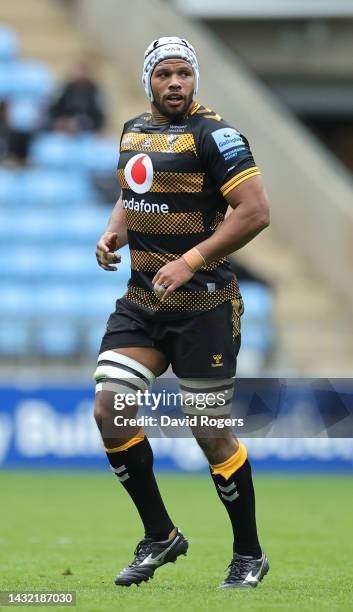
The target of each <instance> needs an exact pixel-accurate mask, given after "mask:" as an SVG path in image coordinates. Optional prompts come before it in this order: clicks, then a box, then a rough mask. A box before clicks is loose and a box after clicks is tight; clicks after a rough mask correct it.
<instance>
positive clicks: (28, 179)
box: [0, 169, 95, 208]
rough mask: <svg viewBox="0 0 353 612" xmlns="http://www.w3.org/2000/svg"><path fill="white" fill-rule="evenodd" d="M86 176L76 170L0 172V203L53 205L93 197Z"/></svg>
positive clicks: (76, 201)
mask: <svg viewBox="0 0 353 612" xmlns="http://www.w3.org/2000/svg"><path fill="white" fill-rule="evenodd" d="M94 197H95V196H94V191H93V188H92V186H91V184H90V182H89V179H88V177H86V176H85V175H83V174H81V173H77V172H67V171H65V172H60V171H54V170H50V171H45V170H40V169H26V170H16V171H15V170H12V171H5V170H1V171H0V205H8V206H13V205H14V204H19V205H22V206H29V205H37V206H52V205H56V206H57V207H58V208H60V207H61V206H66V205H67V204H70V205H71V204H76V203H81V204H83V203H88V202H89V201H90V200H92V199H94Z"/></svg>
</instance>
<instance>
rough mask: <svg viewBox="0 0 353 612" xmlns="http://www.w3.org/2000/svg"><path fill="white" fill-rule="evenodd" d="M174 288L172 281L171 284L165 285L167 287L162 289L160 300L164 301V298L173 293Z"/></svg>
mask: <svg viewBox="0 0 353 612" xmlns="http://www.w3.org/2000/svg"><path fill="white" fill-rule="evenodd" d="M175 289H176V284H175V283H172V284H171V285H169V287H167V289H166V290H165V291H164V293H163V295H162V297H161V301H162V302H164V300H166V299H167V298H168V297H169V296H170V295H171V294H172V293H173V291H174V290H175Z"/></svg>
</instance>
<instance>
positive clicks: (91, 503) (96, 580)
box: [0, 472, 353, 612]
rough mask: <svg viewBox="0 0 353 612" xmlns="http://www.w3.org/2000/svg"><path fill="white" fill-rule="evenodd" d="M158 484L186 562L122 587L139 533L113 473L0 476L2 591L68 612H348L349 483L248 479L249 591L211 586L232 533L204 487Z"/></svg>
mask: <svg viewBox="0 0 353 612" xmlns="http://www.w3.org/2000/svg"><path fill="white" fill-rule="evenodd" d="M159 483H160V487H161V490H162V493H163V495H164V497H165V500H166V502H167V506H168V509H169V512H170V514H171V516H172V518H173V520H175V522H176V524H177V525H178V526H180V528H181V529H182V531H183V532H184V533H185V535H186V536H187V537H188V539H189V541H190V548H189V552H188V556H187V557H181V558H179V559H178V561H177V563H176V564H167V565H165V566H164V567H162V568H161V569H159V570H157V572H156V574H155V577H154V579H153V580H150V581H149V582H148V583H147V584H143V585H141V586H140V587H139V588H137V587H135V586H131V587H130V588H128V589H126V588H125V589H124V588H119V587H116V586H115V585H114V584H113V580H114V577H115V574H116V573H117V571H118V570H120V569H121V568H122V567H124V566H126V565H127V563H129V562H130V560H131V559H132V554H133V550H134V546H135V544H136V543H137V541H138V540H139V539H140V538H141V537H142V532H141V527H140V524H139V520H138V517H137V513H136V511H135V509H134V508H133V506H132V504H131V503H130V499H129V498H128V496H127V495H126V493H125V491H124V490H123V488H122V487H121V485H119V483H118V482H117V480H116V479H114V477H113V475H111V474H110V473H109V474H108V473H97V472H92V473H79V472H74V473H72V472H71V473H69V472H67V473H62V472H60V473H58V472H37V473H35V472H2V473H0V491H1V505H0V518H1V531H0V586H1V590H11V589H14V590H56V591H58V590H64V591H66V590H75V591H76V592H77V606H76V609H79V610H88V611H92V612H99V611H100V610H102V611H108V610H114V609H120V610H122V611H126V612H130V611H135V610H136V611H137V610H139V611H140V610H143V612H145V611H150V610H151V611H152V610H153V611H154V612H159V611H161V610H164V609H165V610H178V611H179V610H183V612H184V611H190V612H206V611H207V612H208V611H212V612H213V611H222V612H223V611H224V610H226V609H229V610H236V611H237V612H243V611H245V610H246V611H247V612H249V611H250V612H252V611H253V610H254V611H255V610H256V611H257V610H259V611H263V612H269V611H271V610H276V611H279V612H283V611H286V610H301V611H302V610H305V611H306V610H310V611H311V610H317V611H319V610H320V611H321V610H329V611H330V612H333V611H336V610H337V612H343V611H346V610H353V563H352V559H353V487H352V480H351V478H348V477H338V476H305V477H300V478H299V477H294V476H286V477H283V476H281V477H276V476H259V477H258V478H256V481H255V487H256V492H257V508H258V524H259V531H260V534H261V541H262V544H263V546H264V548H265V550H266V553H267V555H268V557H269V560H270V566H271V567H270V572H269V574H268V575H267V576H266V577H265V579H264V581H263V582H262V583H261V584H260V585H259V587H258V588H257V589H246V590H244V591H239V590H221V589H218V588H217V587H218V585H219V584H220V582H221V580H222V578H223V576H224V573H225V568H226V566H227V564H228V563H229V561H230V558H231V529H230V526H229V524H228V519H227V515H226V512H225V510H224V508H223V506H222V505H221V504H220V502H219V501H218V498H217V495H216V492H215V490H214V488H213V484H212V482H211V481H210V478H209V477H207V475H204V476H194V475H182V476H173V475H163V476H160V477H159ZM21 609H29V607H28V606H26V607H25V606H22V607H21ZM31 609H33V608H32V607H31ZM55 609H60V610H67V609H70V608H67V607H62V606H58V607H56V608H55ZM71 609H72V608H71Z"/></svg>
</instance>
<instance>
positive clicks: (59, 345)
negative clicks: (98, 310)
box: [37, 318, 79, 357]
mask: <svg viewBox="0 0 353 612" xmlns="http://www.w3.org/2000/svg"><path fill="white" fill-rule="evenodd" d="M37 339H38V349H39V351H40V353H42V354H43V355H45V356H48V357H68V356H70V355H73V354H75V353H76V352H77V351H78V349H79V338H78V329H77V326H76V325H75V324H74V323H72V322H71V321H69V320H66V319H64V318H62V319H54V320H52V321H46V322H45V323H43V324H41V325H40V326H39V328H38V338H37Z"/></svg>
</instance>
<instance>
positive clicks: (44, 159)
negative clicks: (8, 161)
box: [29, 132, 83, 169]
mask: <svg viewBox="0 0 353 612" xmlns="http://www.w3.org/2000/svg"><path fill="white" fill-rule="evenodd" d="M29 159H30V161H31V162H32V163H35V164H37V165H39V166H42V167H44V168H45V167H46V168H67V169H70V168H80V167H82V165H83V164H82V161H81V160H80V151H79V147H78V143H77V139H76V137H75V136H70V135H69V134H59V133H57V132H47V133H43V134H39V135H38V136H37V137H36V138H34V139H33V141H32V143H31V146H30V150H29Z"/></svg>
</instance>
